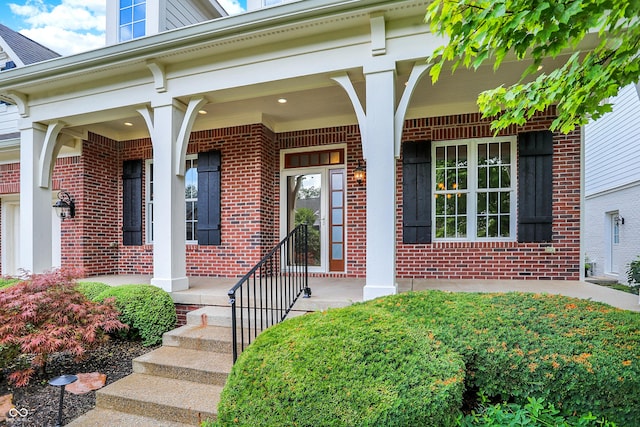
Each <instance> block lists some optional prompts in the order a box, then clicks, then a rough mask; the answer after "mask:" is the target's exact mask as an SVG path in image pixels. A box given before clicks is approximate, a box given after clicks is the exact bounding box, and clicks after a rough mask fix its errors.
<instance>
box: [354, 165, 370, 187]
mask: <svg viewBox="0 0 640 427" xmlns="http://www.w3.org/2000/svg"><path fill="white" fill-rule="evenodd" d="M366 176H367V171H366V170H365V168H364V166H362V164H361V163H360V160H358V166H357V167H356V168H355V170H354V171H353V179H355V180H356V182H357V183H358V185H362V183H363V182H364V179H365V178H366Z"/></svg>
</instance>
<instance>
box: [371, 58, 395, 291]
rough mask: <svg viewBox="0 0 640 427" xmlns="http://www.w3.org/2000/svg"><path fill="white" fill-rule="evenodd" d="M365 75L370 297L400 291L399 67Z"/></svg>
mask: <svg viewBox="0 0 640 427" xmlns="http://www.w3.org/2000/svg"><path fill="white" fill-rule="evenodd" d="M394 65H395V64H394ZM365 77H366V89H367V100H366V112H367V116H366V130H365V132H366V137H365V144H366V147H365V148H366V150H365V155H366V162H367V178H366V182H367V278H366V284H365V287H364V289H363V298H364V299H365V300H369V299H373V298H377V297H379V296H383V295H391V294H395V293H396V292H397V285H396V209H395V206H396V158H395V143H394V141H395V140H394V133H395V127H394V117H395V67H393V68H386V69H381V70H375V71H371V72H367V70H365Z"/></svg>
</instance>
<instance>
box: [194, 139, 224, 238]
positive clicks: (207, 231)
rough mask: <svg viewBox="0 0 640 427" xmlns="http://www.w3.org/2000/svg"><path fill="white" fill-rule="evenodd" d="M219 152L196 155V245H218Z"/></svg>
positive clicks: (219, 204)
mask: <svg viewBox="0 0 640 427" xmlns="http://www.w3.org/2000/svg"><path fill="white" fill-rule="evenodd" d="M220 206H221V203H220V151H208V152H206V153H198V244H200V245H219V244H220V243H221V236H220Z"/></svg>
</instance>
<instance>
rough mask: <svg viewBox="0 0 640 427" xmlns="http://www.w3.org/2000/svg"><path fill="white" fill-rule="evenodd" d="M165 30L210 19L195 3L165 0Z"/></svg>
mask: <svg viewBox="0 0 640 427" xmlns="http://www.w3.org/2000/svg"><path fill="white" fill-rule="evenodd" d="M166 13H167V14H166V27H165V30H172V29H174V28H180V27H185V26H187V25H191V24H197V23H198V22H204V21H208V20H209V19H211V17H209V16H207V15H206V13H205V12H204V11H202V10H201V9H200V8H199V7H198V6H197V5H195V4H194V3H193V2H190V1H184V0H167V11H166Z"/></svg>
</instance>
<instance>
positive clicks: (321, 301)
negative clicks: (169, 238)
mask: <svg viewBox="0 0 640 427" xmlns="http://www.w3.org/2000/svg"><path fill="white" fill-rule="evenodd" d="M83 280H85V281H95V282H103V283H106V284H108V285H112V286H115V285H123V284H145V283H146V284H149V283H150V282H151V276H146V275H106V276H92V277H88V278H86V279H83ZM237 280H238V279H235V278H215V277H195V276H194V277H190V278H189V286H190V287H189V289H187V290H184V291H177V292H173V293H172V294H171V296H172V298H173V300H174V302H176V303H180V304H200V305H219V306H227V305H229V301H228V298H227V292H228V290H229V289H230V288H231V287H233V285H235V284H236V282H237ZM364 284H365V280H364V279H345V278H324V277H323V278H319V277H310V278H309V287H310V288H311V292H312V294H311V298H302V297H300V298H299V299H298V301H297V302H296V305H295V306H294V310H296V311H315V310H324V309H326V308H330V307H344V306H347V305H350V304H352V303H354V302H361V301H362V288H363V287H364ZM425 289H439V290H443V291H450V292H514V291H515V292H534V293H547V294H560V295H565V296H569V297H574V298H582V299H590V300H592V301H599V302H604V303H606V304H609V305H612V306H614V307H618V308H622V309H625V310H630V311H637V312H640V304H639V299H638V295H633V294H630V293H626V292H622V291H617V290H615V289H610V288H607V287H604V286H598V285H596V284H593V283H587V282H584V281H566V280H453V279H451V280H443V279H399V280H398V292H407V291H412V290H414V291H419V290H425Z"/></svg>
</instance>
